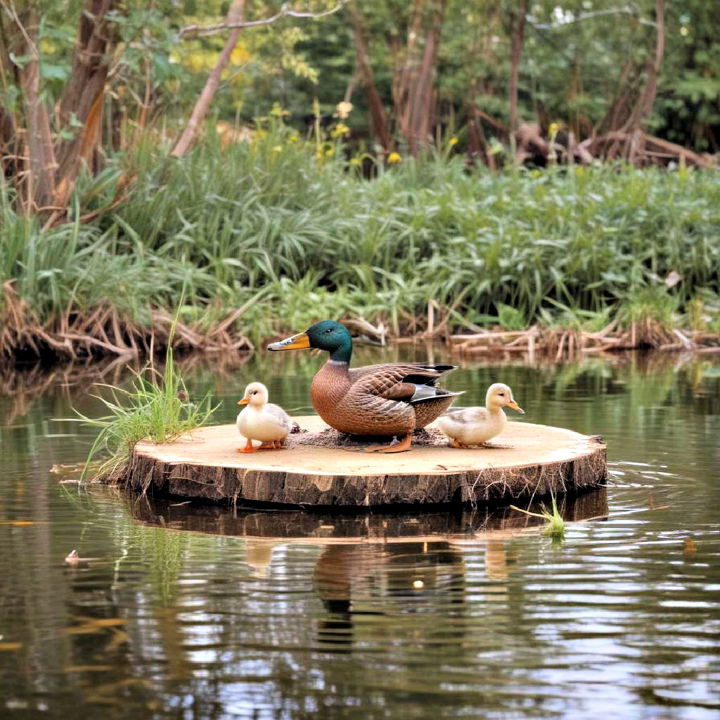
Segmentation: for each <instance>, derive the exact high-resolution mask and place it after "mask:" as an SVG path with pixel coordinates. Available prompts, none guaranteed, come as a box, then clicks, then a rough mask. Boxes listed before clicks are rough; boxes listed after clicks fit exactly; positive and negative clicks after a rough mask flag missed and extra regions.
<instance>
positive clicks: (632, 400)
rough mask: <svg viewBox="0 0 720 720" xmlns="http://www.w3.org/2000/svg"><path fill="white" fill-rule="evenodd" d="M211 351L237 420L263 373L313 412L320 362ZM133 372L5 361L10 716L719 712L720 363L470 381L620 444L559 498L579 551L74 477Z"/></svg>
mask: <svg viewBox="0 0 720 720" xmlns="http://www.w3.org/2000/svg"><path fill="white" fill-rule="evenodd" d="M398 353H400V354H402V356H403V357H404V358H407V359H411V358H415V359H422V358H426V357H427V356H428V354H430V355H432V354H433V353H435V360H440V359H441V358H443V357H445V355H444V351H443V350H442V348H440V349H438V348H434V349H433V348H425V347H422V348H416V349H414V350H411V349H404V350H402V351H398V350H395V351H390V353H389V354H390V355H392V357H393V358H395V357H397V355H398ZM357 355H358V357H357V363H358V364H363V363H366V362H375V361H378V359H379V356H377V355H374V354H372V352H371V350H370V349H363V350H362V351H361V352H359V353H357ZM193 361H194V362H193V364H186V365H185V367H184V372H185V375H186V376H187V377H188V379H189V384H190V387H191V390H192V392H193V394H198V395H199V394H202V393H204V392H205V391H207V390H211V391H212V392H213V393H214V394H215V395H216V397H217V398H218V401H219V402H220V403H221V407H220V409H219V411H218V420H219V421H229V420H230V419H232V418H233V417H234V415H235V412H236V410H237V408H236V406H235V401H236V400H237V399H238V398H239V397H240V396H241V393H242V390H243V388H244V385H245V383H246V382H247V381H249V380H251V379H267V378H268V377H273V378H274V379H273V380H272V381H270V382H268V385H269V386H270V388H271V397H272V399H273V400H275V401H276V402H280V403H282V404H283V405H284V406H285V407H286V408H288V409H290V410H293V411H295V412H306V411H308V409H309V408H308V398H307V388H308V381H309V378H310V377H311V375H312V373H313V372H314V370H315V368H316V367H317V366H318V365H319V363H320V362H321V359H320V358H318V357H311V356H309V355H300V354H297V355H291V354H281V355H276V356H272V357H267V356H264V355H263V356H260V357H257V358H251V359H249V360H248V361H247V362H246V363H245V364H242V365H239V366H238V367H235V368H231V369H228V368H222V367H218V366H217V365H214V361H212V360H205V361H202V360H199V361H195V359H193ZM127 376H128V373H127V371H126V370H123V368H122V367H121V366H115V367H113V366H105V367H101V368H97V367H96V368H92V369H85V370H83V369H78V368H65V369H62V370H55V371H54V372H53V373H50V374H48V373H45V372H42V371H40V370H38V369H34V370H33V369H24V370H23V371H22V372H15V371H12V370H9V369H4V370H1V371H0V389H1V390H2V393H3V395H2V396H1V397H0V463H1V471H0V717H2V718H42V717H48V718H50V717H71V718H76V717H77V718H104V719H106V720H110V719H112V718H182V719H190V718H192V719H198V720H200V719H203V720H206V719H208V718H231V717H241V718H309V717H328V718H330V717H348V718H389V717H402V718H458V717H468V718H479V717H483V718H585V719H589V718H602V719H603V720H604V718H605V717H607V716H608V714H612V715H613V716H615V717H621V718H625V719H627V718H647V719H649V718H653V719H655V718H657V719H660V718H665V719H667V718H697V719H698V720H705V719H706V718H708V719H709V718H717V717H718V711H719V710H720V357H718V356H714V359H713V357H712V356H710V355H706V356H696V357H695V358H692V357H680V356H664V357H662V356H641V355H628V356H622V357H618V358H615V359H613V360H612V361H603V360H599V359H592V360H587V361H586V362H584V363H582V364H573V365H563V366H554V365H548V366H525V365H523V364H522V363H520V362H519V363H518V364H516V365H504V366H500V365H497V364H495V365H493V364H492V363H491V362H469V363H464V367H463V369H461V370H457V371H456V372H455V373H454V374H453V375H451V376H450V377H449V378H448V381H447V383H446V384H447V386H448V387H451V388H453V389H462V390H466V391H467V393H466V395H465V397H464V404H477V403H479V402H481V400H482V399H483V397H484V393H485V389H486V387H487V385H488V384H489V383H490V382H493V381H498V380H501V381H504V382H508V383H509V384H510V385H511V386H512V387H513V390H514V392H515V396H516V398H517V400H518V401H519V402H520V404H521V405H522V406H523V407H524V408H525V410H526V412H527V415H526V416H525V418H526V419H527V420H529V421H531V422H539V423H548V424H555V425H561V426H566V427H570V428H573V429H575V430H578V431H580V432H583V433H588V434H601V435H603V436H604V437H605V438H606V440H607V442H608V452H609V460H610V473H611V476H610V481H609V485H608V487H607V488H606V489H602V490H600V491H597V492H593V493H590V494H588V495H584V496H581V497H580V498H578V499H577V500H575V501H567V502H565V503H563V504H562V508H563V512H564V514H565V516H566V517H567V518H569V519H570V522H569V523H568V529H567V535H566V537H565V539H564V541H561V542H557V541H555V542H553V541H551V540H550V539H548V538H545V537H543V536H542V534H541V532H540V531H539V529H538V527H537V526H534V524H533V522H532V521H529V520H528V518H526V517H525V516H522V515H520V514H519V513H517V512H515V511H512V510H508V509H495V510H493V511H492V512H487V511H486V510H484V509H476V510H475V511H473V510H472V509H468V510H466V511H462V512H459V511H454V512H447V513H439V512H432V513H429V514H422V513H412V512H411V513H405V514H399V515H390V514H374V515H369V516H364V515H363V516H352V515H328V514H319V515H318V514H312V513H288V512H286V513H269V512H257V511H254V512H253V511H249V512H248V511H243V510H241V509H237V510H236V511H233V509H228V508H219V507H212V506H195V505H190V504H182V503H181V501H178V500H165V501H162V500H158V499H152V498H134V497H131V496H128V495H126V494H123V493H120V492H118V491H113V490H110V489H107V488H103V487H97V486H90V487H79V486H78V485H77V483H76V479H77V473H73V472H71V471H69V470H67V469H66V468H63V467H60V468H58V467H55V472H53V471H52V469H53V467H54V466H59V465H68V464H74V463H78V462H81V461H82V460H83V459H84V457H85V454H86V452H87V450H88V448H89V446H90V444H91V442H92V431H90V430H89V429H88V428H85V427H83V426H82V425H80V424H78V423H74V422H70V421H69V420H67V418H70V417H72V410H71V408H72V407H76V408H78V409H79V410H81V411H82V412H84V413H91V414H93V413H94V414H98V413H101V412H102V408H101V406H100V404H99V402H98V401H97V400H94V399H93V398H92V397H91V395H92V393H94V392H97V391H98V389H97V388H96V387H94V386H93V383H95V382H98V381H100V382H120V381H126V379H127ZM123 379H125V380H123ZM100 391H101V390H100ZM479 452H481V451H479ZM73 549H76V550H77V551H78V553H79V555H80V557H81V561H80V562H79V564H77V565H75V566H72V565H68V564H66V563H65V561H64V558H65V556H66V555H67V554H68V553H69V552H70V551H71V550H73Z"/></svg>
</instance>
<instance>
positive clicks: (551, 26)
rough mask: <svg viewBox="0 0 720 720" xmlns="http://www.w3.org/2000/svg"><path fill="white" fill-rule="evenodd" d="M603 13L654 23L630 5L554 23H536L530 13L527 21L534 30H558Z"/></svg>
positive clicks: (588, 13)
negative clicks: (641, 15) (642, 16)
mask: <svg viewBox="0 0 720 720" xmlns="http://www.w3.org/2000/svg"><path fill="white" fill-rule="evenodd" d="M605 15H632V16H633V17H635V18H637V21H638V22H639V23H640V24H641V25H647V26H648V27H655V23H654V22H653V21H652V20H646V19H645V18H641V17H639V15H638V13H637V10H634V9H633V8H630V7H622V8H616V9H615V10H595V11H594V12H586V13H580V14H579V15H577V16H575V17H573V18H572V19H568V20H563V21H562V22H555V23H536V22H533V19H532V17H531V16H530V15H528V16H527V21H528V22H529V23H530V24H531V25H532V26H533V28H535V29H536V30H558V29H560V28H562V27H565V25H574V24H575V23H579V22H583V21H585V20H593V19H594V18H596V17H603V16H605Z"/></svg>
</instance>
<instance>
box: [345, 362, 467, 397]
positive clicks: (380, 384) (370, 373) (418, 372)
mask: <svg viewBox="0 0 720 720" xmlns="http://www.w3.org/2000/svg"><path fill="white" fill-rule="evenodd" d="M454 369H455V366H454V365H431V364H426V363H386V364H381V365H367V366H365V367H360V368H356V369H354V370H350V380H351V383H352V386H353V390H357V391H359V392H363V393H367V394H371V395H377V396H379V397H382V398H385V399H387V400H399V401H404V402H422V401H424V400H429V399H431V398H435V397H437V395H438V394H442V395H449V394H451V393H449V392H448V391H447V390H443V389H442V388H437V387H435V383H436V382H437V381H438V380H439V379H440V378H441V377H443V375H446V374H447V373H448V372H450V371H451V370H454Z"/></svg>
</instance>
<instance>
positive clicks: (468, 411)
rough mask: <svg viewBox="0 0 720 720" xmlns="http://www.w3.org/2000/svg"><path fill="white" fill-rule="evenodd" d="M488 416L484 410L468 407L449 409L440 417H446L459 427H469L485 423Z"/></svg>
mask: <svg viewBox="0 0 720 720" xmlns="http://www.w3.org/2000/svg"><path fill="white" fill-rule="evenodd" d="M489 416H490V414H489V413H488V411H487V409H486V408H482V407H469V408H450V409H449V410H446V411H445V412H444V413H443V414H442V415H441V417H446V418H449V419H450V420H452V421H453V422H456V423H459V424H461V425H471V424H477V423H482V422H485V421H486V420H487V419H488V418H489Z"/></svg>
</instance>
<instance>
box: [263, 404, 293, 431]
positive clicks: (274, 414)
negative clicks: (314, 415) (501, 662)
mask: <svg viewBox="0 0 720 720" xmlns="http://www.w3.org/2000/svg"><path fill="white" fill-rule="evenodd" d="M264 415H265V417H266V419H267V420H269V421H270V422H272V423H273V424H277V426H278V427H279V428H282V429H283V430H287V431H288V432H289V431H290V429H291V428H292V420H290V416H289V415H288V414H287V413H286V412H285V411H284V410H283V409H282V408H281V407H280V406H279V405H275V404H274V403H268V404H267V405H266V406H265V408H264Z"/></svg>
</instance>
